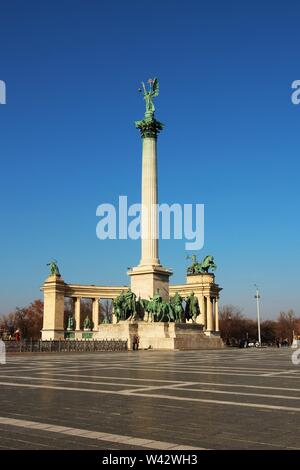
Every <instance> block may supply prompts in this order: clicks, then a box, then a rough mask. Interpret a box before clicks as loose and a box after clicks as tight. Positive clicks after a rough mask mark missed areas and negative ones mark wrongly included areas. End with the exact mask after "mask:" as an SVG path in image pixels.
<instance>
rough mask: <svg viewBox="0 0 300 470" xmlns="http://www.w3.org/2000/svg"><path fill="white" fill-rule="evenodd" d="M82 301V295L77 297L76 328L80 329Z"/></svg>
mask: <svg viewBox="0 0 300 470" xmlns="http://www.w3.org/2000/svg"><path fill="white" fill-rule="evenodd" d="M80 303H81V297H76V298H75V328H76V330H80Z"/></svg>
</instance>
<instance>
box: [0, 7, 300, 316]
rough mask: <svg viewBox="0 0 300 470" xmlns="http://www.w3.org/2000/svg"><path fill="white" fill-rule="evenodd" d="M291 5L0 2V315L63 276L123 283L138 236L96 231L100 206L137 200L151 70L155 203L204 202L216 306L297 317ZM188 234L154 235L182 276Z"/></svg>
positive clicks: (295, 23) (297, 38)
mask: <svg viewBox="0 0 300 470" xmlns="http://www.w3.org/2000/svg"><path fill="white" fill-rule="evenodd" d="M299 13H300V5H299V2H297V1H293V0H290V1H289V2H284V1H275V2H274V1H272V2H271V1H264V2H261V1H253V0H252V1H248V0H247V1H243V2H240V1H226V2H224V1H223V0H217V1H214V2H211V1H200V0H194V1H192V0H186V1H185V2H181V1H179V0H173V1H170V0H160V1H158V0H152V2H141V1H136V0H127V1H126V2H124V1H121V0H118V1H112V0H107V1H102V0H101V1H99V0H98V1H95V0H89V1H83V0H80V1H79V0H60V1H58V0H56V1H55V0H52V1H48V0H44V1H43V2H40V1H33V0H28V1H27V2H24V1H21V0H1V28H0V79H1V80H5V82H6V85H7V104H6V105H0V158H1V171H0V192H1V199H0V207H1V209H0V211H1V226H0V227H1V230H0V312H2V313H5V312H7V311H9V310H10V309H12V308H14V307H15V306H23V305H26V304H27V303H29V302H30V301H32V300H33V299H35V298H37V297H39V296H40V292H39V286H40V285H41V284H42V283H43V280H44V279H45V277H46V276H47V272H48V270H47V267H46V263H47V262H48V261H49V259H51V258H53V257H54V258H56V259H57V260H58V262H59V266H60V269H61V272H62V275H63V278H64V280H65V281H66V282H73V283H74V282H78V283H83V284H89V283H91V284H102V285H103V284H104V285H105V284H115V285H118V284H119V285H120V284H126V283H127V282H128V279H127V276H126V269H127V267H128V266H134V265H136V264H137V263H138V262H139V257H140V247H139V242H138V241H125V240H122V241H100V240H98V239H97V238H96V234H95V229H96V224H97V221H98V219H97V217H96V207H97V206H98V205H99V204H101V203H103V202H110V203H115V202H117V200H118V196H119V195H128V198H129V202H131V203H133V202H139V200H140V175H141V141H140V137H139V134H138V131H137V130H135V128H134V121H135V120H136V119H140V118H142V115H143V111H144V108H143V106H144V105H143V102H142V99H141V95H139V94H138V93H137V88H138V87H139V82H140V81H141V80H146V79H147V78H148V77H151V76H158V77H159V79H160V92H161V93H160V96H159V98H158V99H157V101H156V108H157V114H156V116H157V118H158V119H160V120H161V121H163V122H164V123H165V124H166V127H165V130H164V132H163V133H162V134H161V135H160V137H159V142H158V146H159V147H158V152H159V154H158V158H159V162H158V170H159V199H160V201H161V202H167V203H173V202H179V203H204V204H205V246H204V248H203V250H201V252H200V253H199V258H201V257H202V256H204V255H206V254H207V253H210V254H213V255H214V256H215V260H216V263H217V265H218V270H217V272H216V279H217V282H218V283H219V284H220V285H221V286H222V287H223V289H224V290H223V292H222V298H221V303H222V304H228V303H232V304H234V305H239V306H240V307H242V308H243V309H244V313H245V314H247V315H251V316H252V315H254V313H255V301H254V297H253V296H254V286H253V284H254V282H256V283H257V284H258V285H259V286H260V288H261V290H262V316H263V317H264V318H268V317H269V318H271V317H275V316H276V315H277V314H278V312H279V311H280V310H287V309H289V308H293V309H295V311H296V312H297V313H298V314H299V310H300V309H299V307H300V305H299V288H298V280H299V269H298V266H299V264H300V250H299V246H298V245H299V232H300V223H299V215H298V213H299V170H300V164H299V143H300V142H299V135H300V134H299V128H300V105H299V106H295V105H293V104H292V103H291V93H292V90H291V83H292V82H293V81H294V80H296V79H300V67H299V59H298V58H299V42H300V29H299ZM186 254H187V253H186V252H185V248H184V241H180V240H173V241H172V240H171V241H162V242H161V243H160V259H161V261H162V263H163V264H164V265H166V266H168V267H171V268H172V269H173V270H174V276H173V278H172V282H173V283H182V282H184V279H185V268H186V264H187V263H186V260H185V257H186Z"/></svg>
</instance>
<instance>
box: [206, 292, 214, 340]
mask: <svg viewBox="0 0 300 470" xmlns="http://www.w3.org/2000/svg"><path fill="white" fill-rule="evenodd" d="M206 298H207V328H206V331H208V332H212V331H214V319H213V304H212V301H211V297H210V296H207V297H206Z"/></svg>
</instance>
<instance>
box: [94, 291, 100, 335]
mask: <svg viewBox="0 0 300 470" xmlns="http://www.w3.org/2000/svg"><path fill="white" fill-rule="evenodd" d="M92 312H93V330H94V331H98V328H99V299H98V298H95V299H93V310H92Z"/></svg>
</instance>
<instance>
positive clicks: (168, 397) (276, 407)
mask: <svg viewBox="0 0 300 470" xmlns="http://www.w3.org/2000/svg"><path fill="white" fill-rule="evenodd" d="M0 385H4V386H7V387H21V388H22V387H23V388H36V389H38V388H42V389H49V390H64V391H66V390H67V391H72V392H87V393H99V394H101V393H102V394H110V395H125V396H132V397H133V396H136V397H140V398H152V399H154V398H160V399H165V400H177V401H189V402H200V403H210V404H217V405H229V406H241V407H246V408H262V409H269V410H278V411H296V412H300V408H296V407H291V406H283V405H267V404H262V403H245V402H236V401H225V400H213V399H208V398H191V397H179V396H175V395H161V394H155V393H153V394H150V393H144V392H142V391H141V392H139V393H138V392H132V391H115V390H98V389H90V388H79V387H59V386H52V385H38V384H35V385H32V384H19V383H15V382H0Z"/></svg>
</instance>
